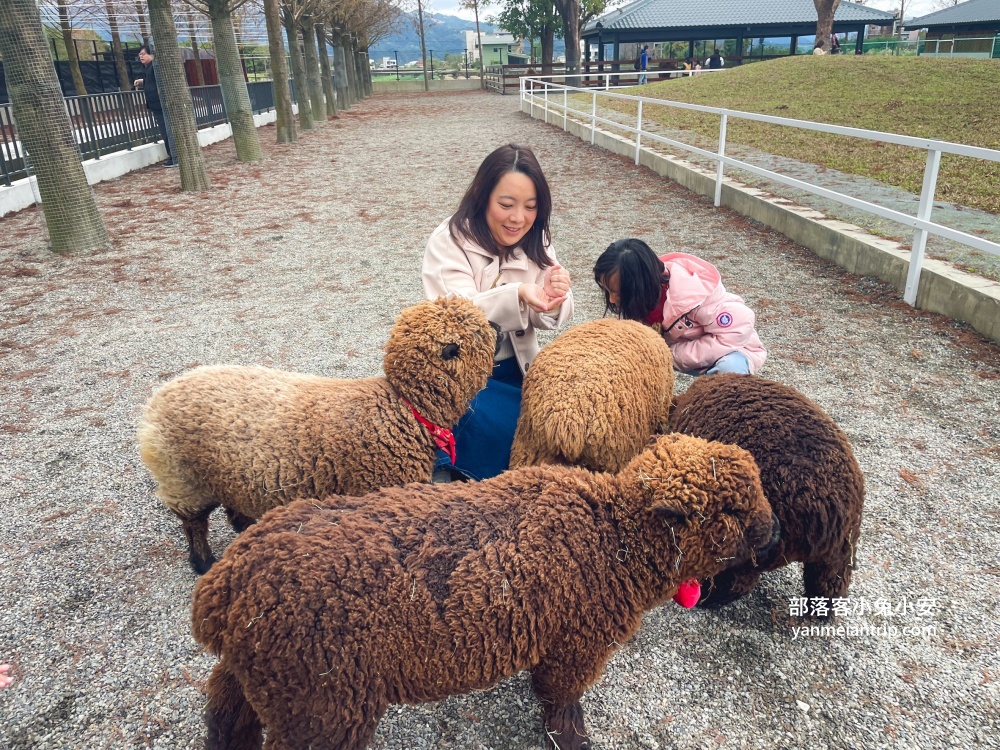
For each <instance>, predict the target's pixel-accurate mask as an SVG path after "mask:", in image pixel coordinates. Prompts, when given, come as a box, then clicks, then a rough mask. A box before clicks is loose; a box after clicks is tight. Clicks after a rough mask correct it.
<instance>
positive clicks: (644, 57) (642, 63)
mask: <svg viewBox="0 0 1000 750" xmlns="http://www.w3.org/2000/svg"><path fill="white" fill-rule="evenodd" d="M648 49H649V45H648V44H644V45H643V46H642V54H641V55H639V83H640V84H643V83H646V81H647V79H646V65H647V64H648V63H649V53H648V52H647V50H648Z"/></svg>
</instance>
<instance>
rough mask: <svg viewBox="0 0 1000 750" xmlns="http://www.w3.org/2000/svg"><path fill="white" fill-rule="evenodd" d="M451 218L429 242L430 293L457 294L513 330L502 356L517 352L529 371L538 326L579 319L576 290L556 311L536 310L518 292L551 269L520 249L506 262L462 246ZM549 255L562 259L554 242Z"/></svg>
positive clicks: (464, 243) (472, 246) (426, 264)
mask: <svg viewBox="0 0 1000 750" xmlns="http://www.w3.org/2000/svg"><path fill="white" fill-rule="evenodd" d="M450 220H451V219H450V217H449V218H448V219H445V221H444V222H442V223H441V225H440V226H438V228H437V229H435V230H434V232H433V233H432V234H431V238H430V239H429V240H428V241H427V250H426V251H425V252H424V265H423V281H424V292H425V293H426V295H427V297H428V298H429V299H434V298H435V297H440V296H443V295H447V294H455V295H458V296H461V297H466V298H468V299H471V300H472V301H473V302H475V303H476V306H477V307H479V309H481V310H482V311H483V312H485V313H486V317H487V318H489V320H490V321H491V322H493V323H496V324H497V325H498V326H500V330H501V331H502V332H503V333H506V334H507V340H506V341H505V342H504V344H503V345H502V347H501V349H500V352H499V354H498V355H497V359H498V360H499V359H506V358H507V357H509V356H511V355H512V354H513V356H515V357H517V363H518V364H519V365H520V366H521V371H522V372H524V371H526V370H527V369H528V365H530V364H531V362H532V360H534V358H535V355H536V354H538V338H537V336H536V335H535V329H536V328H538V329H542V330H554V329H556V328H560V327H562V326H564V325H566V324H567V323H568V322H569V321H570V319H571V318H572V317H573V292H572V291H571V292H570V293H569V296H567V298H566V300H565V301H564V302H563V303H562V305H561V306H560V307H559V309H558V310H554V311H552V314H543V313H538V312H535V311H534V310H532V309H531V308H529V307H528V306H527V305H525V304H524V303H523V302H521V301H520V300H519V299H518V291H517V290H518V287H519V286H520V285H521V284H525V283H530V284H539V285H541V283H542V279H543V277H544V276H545V270H546V269H543V268H539V267H538V266H537V265H535V264H534V263H533V262H531V261H530V260H528V258H527V257H525V255H524V253H522V252H521V250H520V248H518V249H516V250H515V251H514V254H513V256H512V257H511V258H510V259H509V260H507V261H504V262H503V263H501V262H500V259H499V258H497V257H495V256H493V255H491V254H490V253H488V252H487V251H486V250H484V249H483V248H481V247H479V246H478V245H476V244H475V243H473V242H471V241H469V240H463V241H462V243H461V245H459V244H457V243H456V242H455V240H453V239H452V237H451V234H450V233H449V232H448V222H449V221H450ZM548 255H549V257H550V258H551V259H552V260H553V261H554V262H556V263H558V261H557V260H556V256H555V253H554V252H553V249H552V247H551V246H550V247H549V248H548ZM498 276H499V278H497V277H498ZM494 282H495V284H494Z"/></svg>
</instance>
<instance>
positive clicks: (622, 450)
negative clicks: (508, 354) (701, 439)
mask: <svg viewBox="0 0 1000 750" xmlns="http://www.w3.org/2000/svg"><path fill="white" fill-rule="evenodd" d="M673 390H674V371H673V358H672V357H671V355H670V347H668V346H667V344H666V342H664V341H663V339H662V338H661V337H660V336H659V334H657V333H656V331H654V330H653V329H652V328H649V327H648V326H644V325H642V324H641V323H637V322H635V321H631V320H617V319H614V318H602V319H600V320H594V321H590V322H589V323H583V324H581V325H578V326H574V327H572V328H570V329H569V330H567V331H565V332H564V333H562V334H561V335H559V336H557V337H556V338H555V339H554V340H553V341H552V342H551V343H550V344H549V345H548V346H546V347H545V348H544V349H542V351H541V352H540V353H539V354H538V356H537V357H536V358H535V361H534V362H532V364H531V367H530V368H529V369H528V372H527V374H526V375H525V378H524V392H523V395H522V398H521V416H520V419H519V420H518V423H517V432H516V433H515V434H514V443H513V445H512V447H511V455H510V465H511V468H516V467H518V466H539V465H542V464H565V465H572V466H583V467H586V468H588V469H591V470H593V471H619V470H620V469H621V468H622V467H623V466H625V464H627V463H628V462H629V461H631V460H632V458H633V457H634V456H635V455H636V454H638V453H639V451H641V450H642V449H643V447H644V446H645V445H646V444H647V443H648V442H649V438H650V436H651V435H653V434H655V433H656V432H658V431H659V429H660V427H661V426H662V425H663V424H665V423H666V421H667V415H668V414H669V412H670V400H671V398H672V397H673Z"/></svg>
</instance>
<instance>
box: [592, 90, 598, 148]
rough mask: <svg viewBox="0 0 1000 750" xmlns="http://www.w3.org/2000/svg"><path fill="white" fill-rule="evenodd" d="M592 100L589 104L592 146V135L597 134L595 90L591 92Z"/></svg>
mask: <svg viewBox="0 0 1000 750" xmlns="http://www.w3.org/2000/svg"><path fill="white" fill-rule="evenodd" d="M593 94H594V100H593V101H592V102H591V103H590V145H591V146H593V145H594V135H595V134H596V133H597V89H596V88H595V89H594V91H593Z"/></svg>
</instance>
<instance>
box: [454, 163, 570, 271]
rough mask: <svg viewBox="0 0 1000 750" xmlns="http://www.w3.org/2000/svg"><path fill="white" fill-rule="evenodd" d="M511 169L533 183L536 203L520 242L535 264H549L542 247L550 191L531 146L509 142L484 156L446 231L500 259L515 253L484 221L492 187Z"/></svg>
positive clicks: (545, 240)
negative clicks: (502, 243) (530, 220)
mask: <svg viewBox="0 0 1000 750" xmlns="http://www.w3.org/2000/svg"><path fill="white" fill-rule="evenodd" d="M512 172H517V173H518V174H523V175H525V176H527V177H528V178H529V179H530V180H531V181H532V182H533V183H534V184H535V197H536V199H537V202H536V206H537V207H538V210H537V211H536V213H535V222H534V224H532V225H531V229H529V230H528V233H527V234H526V235H524V239H523V240H521V242H520V243H519V246H520V248H521V250H522V251H523V252H524V254H525V255H526V256H527V257H528V259H529V260H531V261H532V262H533V263H534V264H535V265H536V266H538V267H539V268H548V267H549V266H551V265H552V264H553V263H552V260H551V259H550V258H549V256H548V254H547V253H546V252H545V248H547V247H548V246H549V244H550V241H549V214H550V213H551V212H552V193H551V192H549V183H548V182H547V181H546V180H545V175H544V174H543V173H542V168H541V166H539V164H538V159H536V158H535V154H534V153H533V152H532V150H531V149H530V148H525V147H524V146H516V145H514V144H513V143H509V144H507V145H506V146H501V147H500V148H498V149H497V150H496V151H494V152H493V153H492V154H490V155H489V156H487V157H486V158H485V159H483V163H482V164H480V165H479V170H478V171H477V172H476V176H475V177H473V178H472V184H471V185H469V189H468V190H466V191H465V195H464V196H463V197H462V202H461V203H459V204H458V210H457V211H456V212H455V215H454V216H452V217H451V222H450V223H449V224H448V231H449V232H450V233H451V236H452V239H454V240H455V242H459V241H460V236H461V237H465V238H466V239H468V240H470V241H472V242H475V243H476V244H477V245H479V246H480V247H481V248H483V249H484V250H486V251H487V252H489V253H491V254H492V255H495V256H496V257H498V258H500V260H508V259H509V258H510V257H511V256H512V255H513V254H514V248H513V247H505V246H503V245H500V244H499V243H497V241H496V240H495V239H493V233H492V232H490V228H489V226H488V225H487V224H486V211H487V209H488V208H489V202H490V194H491V193H492V192H493V189H494V188H495V187H496V186H497V183H498V182H500V180H501V179H502V178H503V176H504V175H507V174H511V173H512Z"/></svg>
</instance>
